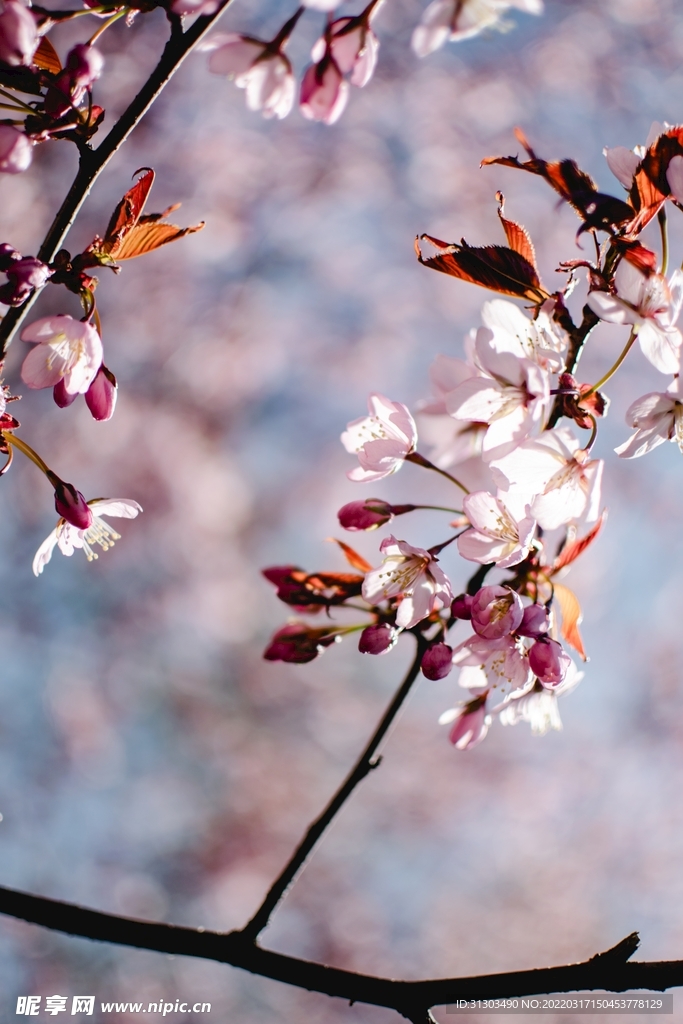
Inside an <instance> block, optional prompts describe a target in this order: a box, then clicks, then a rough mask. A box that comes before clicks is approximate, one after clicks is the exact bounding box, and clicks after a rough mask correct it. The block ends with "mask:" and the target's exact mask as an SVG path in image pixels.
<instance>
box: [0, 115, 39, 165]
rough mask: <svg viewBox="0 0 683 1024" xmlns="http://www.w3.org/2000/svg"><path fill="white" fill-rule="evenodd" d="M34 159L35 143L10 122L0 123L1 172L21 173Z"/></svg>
mask: <svg viewBox="0 0 683 1024" xmlns="http://www.w3.org/2000/svg"><path fill="white" fill-rule="evenodd" d="M32 159H33V143H32V142H31V140H30V139H29V138H27V136H26V135H24V134H22V132H20V131H17V129H16V128H12V126H11V125H9V124H0V172H2V173H3V174H21V172H22V171H25V170H26V168H27V167H29V166H30V164H31V160H32Z"/></svg>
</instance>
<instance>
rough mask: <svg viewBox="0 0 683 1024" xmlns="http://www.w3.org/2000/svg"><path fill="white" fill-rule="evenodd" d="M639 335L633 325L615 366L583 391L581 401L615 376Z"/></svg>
mask: <svg viewBox="0 0 683 1024" xmlns="http://www.w3.org/2000/svg"><path fill="white" fill-rule="evenodd" d="M637 337H638V331H637V330H636V328H635V327H633V328H632V329H631V334H630V335H629V339H628V341H627V342H626V345H625V346H624V349H623V351H622V353H621V355H620V356H619V358H618V359H617V361H616V363H615V364H614V366H612V367H611V368H610V369H609V370H608V371H607V373H606V374H605V376H604V377H601V378H600V380H599V381H598V382H597V384H594V385H593V387H592V388H589V390H588V391H584V392H583V394H582V395H581V401H584V399H586V398H589V397H590V395H594V394H595V392H596V391H599V390H600V388H601V387H602V386H603V384H606V383H607V381H608V380H609V379H610V377H613V376H614V374H615V373H616V372H617V370H618V369H619V367H620V366H621V364H622V363H623V361H624V359H626V356H627V355H628V354H629V352H630V351H631V347H632V345H633V342H634V341H635V340H636V338H637Z"/></svg>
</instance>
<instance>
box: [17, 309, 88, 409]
mask: <svg viewBox="0 0 683 1024" xmlns="http://www.w3.org/2000/svg"><path fill="white" fill-rule="evenodd" d="M21 337H22V340H23V341H28V342H31V343H34V344H35V348H33V349H32V350H31V351H30V352H29V354H28V355H27V356H26V359H25V360H24V364H23V366H22V368H21V379H22V380H23V382H24V384H27V385H28V387H30V388H51V387H54V386H55V384H57V383H58V382H59V381H60V380H63V381H64V387H65V389H66V391H67V392H68V393H69V394H72V395H73V394H83V393H84V392H85V391H87V390H88V388H89V387H90V385H91V384H92V382H93V380H94V378H95V374H96V373H97V371H98V370H99V368H100V366H101V365H102V341H101V339H100V336H99V334H98V333H97V331H96V329H95V328H94V327H93V325H92V324H90V323H84V322H83V321H81V320H74V319H73V317H71V316H46V317H43V318H42V320H34V322H33V323H32V324H29V325H28V327H25V328H24V330H23V331H22V332H21Z"/></svg>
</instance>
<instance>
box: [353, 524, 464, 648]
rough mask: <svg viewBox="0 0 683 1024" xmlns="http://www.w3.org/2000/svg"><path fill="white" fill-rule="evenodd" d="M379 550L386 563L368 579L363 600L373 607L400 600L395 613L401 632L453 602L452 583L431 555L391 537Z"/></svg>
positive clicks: (368, 576) (385, 540)
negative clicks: (395, 599) (392, 599)
mask: <svg viewBox="0 0 683 1024" xmlns="http://www.w3.org/2000/svg"><path fill="white" fill-rule="evenodd" d="M380 551H381V552H382V554H383V555H384V556H385V558H384V561H383V563H382V565H381V566H380V567H379V568H378V569H373V570H372V571H371V572H369V573H368V574H367V576H366V577H365V582H364V583H363V597H364V598H365V600H366V601H367V602H368V603H369V604H372V605H375V604H379V602H380V601H383V600H385V599H390V598H396V597H400V598H401V603H400V605H399V607H398V612H397V613H396V625H397V626H398V628H399V629H412V627H413V626H415V625H417V623H418V622H421V621H422V620H423V619H426V618H427V616H428V615H431V614H432V612H434V611H439V610H440V609H441V608H445V607H446V606H447V605H449V604H450V603H451V601H452V600H453V594H452V592H451V584H450V580H449V579H448V577H447V576H446V574H445V573H444V572H443V570H442V569H440V568H439V566H438V565H437V560H436V558H435V556H434V555H432V554H431V552H429V551H426V550H425V549H424V548H414V547H413V546H412V545H411V544H408V543H406V541H404V540H396V538H395V537H393V536H391V535H390V536H389V537H385V539H384V540H383V541H382V543H381V545H380Z"/></svg>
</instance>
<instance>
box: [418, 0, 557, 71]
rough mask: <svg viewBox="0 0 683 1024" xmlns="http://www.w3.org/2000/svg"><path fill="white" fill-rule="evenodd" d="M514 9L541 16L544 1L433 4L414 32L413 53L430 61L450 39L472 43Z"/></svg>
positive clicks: (473, 0) (483, 0)
mask: <svg viewBox="0 0 683 1024" xmlns="http://www.w3.org/2000/svg"><path fill="white" fill-rule="evenodd" d="M510 7H516V8H517V9H518V10H520V11H526V12H527V13H528V14H540V13H541V12H542V10H543V0H433V3H431V4H430V5H429V7H427V9H426V10H425V12H424V14H423V15H422V20H421V22H420V24H419V25H418V26H417V28H416V29H415V31H414V32H413V39H412V46H413V50H414V51H415V53H416V54H417V55H418V57H426V56H427V54H429V53H433V52H434V50H438V49H439V47H440V46H443V44H444V43H445V42H446V41H447V40H448V39H450V40H451V41H453V42H455V41H459V40H461V39H470V38H471V37H472V36H476V35H478V34H479V33H480V32H483V30H484V29H486V28H490V27H491V26H493V25H495V24H497V23H498V22H499V21H500V20H501V17H502V16H503V14H504V13H505V11H507V10H509V8H510Z"/></svg>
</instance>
